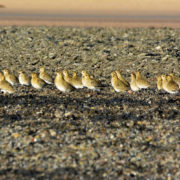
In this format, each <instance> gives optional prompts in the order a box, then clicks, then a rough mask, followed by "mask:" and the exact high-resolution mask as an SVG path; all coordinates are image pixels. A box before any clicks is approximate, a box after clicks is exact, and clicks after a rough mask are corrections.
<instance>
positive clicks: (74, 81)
mask: <svg viewBox="0 0 180 180" xmlns="http://www.w3.org/2000/svg"><path fill="white" fill-rule="evenodd" d="M63 75H64V80H65V81H66V82H68V83H69V84H71V85H72V86H73V87H74V88H76V89H79V88H83V85H82V80H81V78H79V77H77V74H76V72H74V73H73V76H72V77H70V76H69V73H68V71H67V70H64V71H63Z"/></svg>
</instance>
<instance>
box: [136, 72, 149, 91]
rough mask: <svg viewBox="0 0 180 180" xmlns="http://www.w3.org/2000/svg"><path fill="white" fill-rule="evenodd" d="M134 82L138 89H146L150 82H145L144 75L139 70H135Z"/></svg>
mask: <svg viewBox="0 0 180 180" xmlns="http://www.w3.org/2000/svg"><path fill="white" fill-rule="evenodd" d="M136 84H137V86H138V87H139V88H140V89H146V88H148V87H150V84H149V83H148V82H147V80H146V79H145V77H143V76H142V75H141V73H140V72H139V71H138V72H136Z"/></svg>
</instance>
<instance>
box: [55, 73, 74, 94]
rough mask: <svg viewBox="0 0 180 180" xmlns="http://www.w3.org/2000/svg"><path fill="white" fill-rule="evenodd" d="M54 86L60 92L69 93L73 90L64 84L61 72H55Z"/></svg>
mask: <svg viewBox="0 0 180 180" xmlns="http://www.w3.org/2000/svg"><path fill="white" fill-rule="evenodd" d="M54 84H55V86H56V88H57V89H59V90H60V91H62V92H70V91H72V90H73V86H71V84H69V83H68V82H66V81H65V80H64V78H63V74H62V72H61V71H57V74H56V78H55V80H54Z"/></svg>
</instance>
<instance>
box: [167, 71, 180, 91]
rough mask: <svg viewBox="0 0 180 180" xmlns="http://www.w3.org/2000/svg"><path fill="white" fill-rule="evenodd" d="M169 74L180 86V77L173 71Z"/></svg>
mask: <svg viewBox="0 0 180 180" xmlns="http://www.w3.org/2000/svg"><path fill="white" fill-rule="evenodd" d="M169 75H170V76H171V77H172V79H173V81H175V82H176V83H177V84H178V86H179V88H180V78H179V77H176V76H174V74H173V73H171V74H169Z"/></svg>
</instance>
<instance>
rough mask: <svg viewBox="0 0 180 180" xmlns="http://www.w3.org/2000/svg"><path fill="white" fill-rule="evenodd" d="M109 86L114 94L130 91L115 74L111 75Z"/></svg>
mask: <svg viewBox="0 0 180 180" xmlns="http://www.w3.org/2000/svg"><path fill="white" fill-rule="evenodd" d="M111 84H112V87H113V88H114V90H115V91H116V92H125V91H128V90H129V89H130V86H127V85H125V84H124V83H123V82H122V81H121V80H120V79H119V78H118V77H117V74H116V72H112V73H111Z"/></svg>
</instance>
